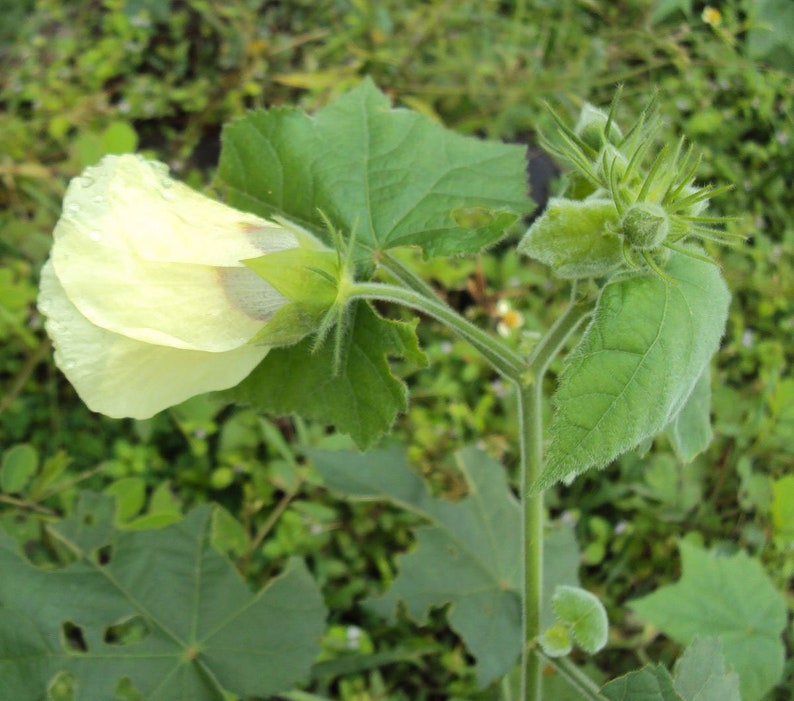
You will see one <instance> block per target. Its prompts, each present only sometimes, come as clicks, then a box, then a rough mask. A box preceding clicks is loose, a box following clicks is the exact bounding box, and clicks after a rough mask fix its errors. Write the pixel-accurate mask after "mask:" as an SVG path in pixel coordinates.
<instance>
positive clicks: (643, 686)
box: [601, 664, 685, 701]
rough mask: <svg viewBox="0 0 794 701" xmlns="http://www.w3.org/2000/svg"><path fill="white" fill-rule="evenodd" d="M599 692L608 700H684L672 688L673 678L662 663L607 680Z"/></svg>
mask: <svg viewBox="0 0 794 701" xmlns="http://www.w3.org/2000/svg"><path fill="white" fill-rule="evenodd" d="M601 693H602V694H603V695H604V696H606V697H607V698H608V699H609V700H610V701H685V699H682V698H681V696H679V694H678V693H676V690H675V689H674V688H673V678H672V677H671V676H670V672H668V671H667V670H666V669H665V668H664V666H663V665H660V664H658V665H645V667H643V668H642V669H639V670H637V671H634V672H629V673H628V674H625V675H623V676H622V677H618V678H617V679H615V680H614V681H611V682H609V684H607V685H606V686H605V687H604V688H603V689H601Z"/></svg>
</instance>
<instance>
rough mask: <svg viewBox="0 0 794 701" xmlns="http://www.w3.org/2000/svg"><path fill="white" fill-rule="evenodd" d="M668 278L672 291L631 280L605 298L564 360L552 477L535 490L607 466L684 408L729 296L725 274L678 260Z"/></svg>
mask: <svg viewBox="0 0 794 701" xmlns="http://www.w3.org/2000/svg"><path fill="white" fill-rule="evenodd" d="M665 273H666V274H667V275H668V276H669V277H670V278H671V280H672V282H668V281H666V280H664V279H662V278H661V277H660V276H658V275H656V274H654V273H652V272H646V273H633V274H631V273H630V274H623V275H618V276H616V277H615V278H613V279H612V280H611V281H610V282H609V283H608V284H607V285H606V286H605V287H604V289H603V290H602V292H601V295H600V297H599V299H598V303H597V306H596V310H595V313H594V316H593V320H592V321H591V323H590V325H589V326H588V327H587V329H586V330H585V333H584V335H583V337H582V339H581V341H580V342H579V344H578V345H577V347H576V348H575V349H574V351H573V352H572V353H571V354H570V355H569V356H568V358H567V359H566V363H565V366H564V369H563V372H562V375H561V377H560V383H559V386H558V388H557V392H556V393H555V396H554V406H555V409H556V411H555V414H554V417H553V419H552V422H551V426H550V428H549V432H550V434H551V444H550V446H549V451H548V458H547V464H546V469H545V471H544V472H543V473H542V474H541V476H540V478H539V479H538V481H537V483H536V484H535V485H534V487H533V489H535V490H538V489H546V488H547V487H549V486H551V485H552V484H554V483H555V482H557V481H558V480H561V479H572V478H573V477H574V476H576V475H577V474H579V473H581V472H584V471H585V470H587V469H589V468H592V467H603V466H605V465H607V464H608V463H609V462H610V461H611V460H613V459H614V458H616V457H617V456H618V455H620V454H621V453H623V452H625V451H627V450H630V449H631V448H634V447H635V446H637V445H638V444H639V443H640V442H641V441H642V440H643V439H645V438H648V437H650V436H653V435H654V434H656V433H658V432H659V431H661V430H662V429H664V427H665V426H667V425H668V424H669V423H670V421H671V420H672V419H673V417H675V416H676V415H677V414H678V412H680V411H681V409H682V408H683V407H684V405H685V403H686V401H687V399H688V398H689V396H690V394H691V392H692V390H693V388H694V386H695V383H696V382H697V381H698V378H700V376H701V374H702V373H703V370H704V368H705V367H706V365H707V364H708V362H709V359H710V358H711V356H712V355H713V354H714V352H715V351H716V350H717V347H718V345H719V341H720V338H721V337H722V333H723V330H724V328H725V321H726V319H727V313H728V303H729V301H730V295H729V293H728V289H727V287H726V285H725V282H724V281H723V279H722V276H721V274H720V272H719V269H718V268H717V267H716V266H715V265H712V264H710V263H706V262H705V261H702V260H698V259H695V258H692V257H690V256H685V255H682V254H677V253H676V254H673V255H672V256H671V258H670V261H669V263H668V265H667V267H666V268H665Z"/></svg>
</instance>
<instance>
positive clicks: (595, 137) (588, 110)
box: [573, 102, 623, 151]
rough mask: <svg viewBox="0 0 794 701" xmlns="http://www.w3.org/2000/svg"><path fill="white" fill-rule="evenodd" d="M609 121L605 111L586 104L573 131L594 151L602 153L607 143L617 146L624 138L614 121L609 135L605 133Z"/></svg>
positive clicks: (610, 126)
mask: <svg viewBox="0 0 794 701" xmlns="http://www.w3.org/2000/svg"><path fill="white" fill-rule="evenodd" d="M608 120H609V115H608V114H607V113H606V112H604V110H602V109H599V108H598V107H595V106H594V105H591V104H590V103H589V102H585V103H584V106H583V107H582V111H581V112H580V113H579V120H578V121H577V122H576V126H575V127H574V129H573V131H574V133H575V134H576V135H577V136H578V137H579V138H580V139H581V140H582V141H584V142H585V143H586V144H587V145H588V146H589V147H590V148H592V149H593V150H594V151H600V150H601V149H602V148H603V146H604V145H605V144H606V143H607V142H610V143H613V144H616V143H618V142H620V140H621V139H622V138H623V133H622V132H621V131H620V127H619V126H618V125H617V124H615V122H614V121H613V122H612V123H611V124H610V125H609V134H608V135H607V134H606V133H605V131H606V127H607V121H608Z"/></svg>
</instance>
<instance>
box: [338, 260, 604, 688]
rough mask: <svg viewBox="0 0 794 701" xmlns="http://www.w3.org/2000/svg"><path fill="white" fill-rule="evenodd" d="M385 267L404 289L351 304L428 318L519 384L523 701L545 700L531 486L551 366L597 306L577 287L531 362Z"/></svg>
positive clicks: (357, 289) (353, 295) (350, 294)
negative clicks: (380, 305)
mask: <svg viewBox="0 0 794 701" xmlns="http://www.w3.org/2000/svg"><path fill="white" fill-rule="evenodd" d="M384 267H385V268H386V269H387V270H388V272H389V273H391V274H392V275H393V277H394V278H395V279H396V280H397V281H399V282H400V283H402V284H403V285H404V287H400V286H396V285H385V284H381V283H373V282H362V283H350V284H349V286H348V287H347V288H346V289H345V290H343V291H342V293H343V294H342V296H343V297H344V299H345V301H349V300H353V299H371V300H381V301H385V302H392V303H395V304H401V305H404V306H407V307H410V308H412V309H416V310H417V311H420V312H422V313H424V314H427V315H428V316H430V317H432V318H434V319H436V320H438V321H440V322H441V323H443V324H444V325H446V326H447V327H448V328H449V329H451V330H452V331H453V332H454V333H456V334H457V335H458V336H460V337H461V338H463V339H465V340H466V341H468V342H469V343H471V344H472V346H474V348H475V349H477V350H478V351H479V352H480V353H481V354H482V355H483V357H484V358H485V359H486V360H488V362H490V364H491V365H492V366H493V367H494V368H495V369H496V370H497V371H498V372H500V373H501V374H502V375H503V376H504V377H505V378H507V379H508V380H510V381H511V382H512V383H513V384H514V385H515V386H516V389H517V392H518V417H519V424H520V426H519V431H520V434H519V435H520V450H521V454H520V462H521V500H522V553H523V586H522V628H523V639H524V647H523V652H522V656H521V668H522V673H521V699H523V701H542V693H543V692H542V687H541V683H542V667H543V658H542V657H541V655H540V654H539V653H538V651H537V649H536V648H537V644H538V638H539V636H540V634H541V611H542V608H543V519H544V511H543V493H542V492H541V493H537V494H530V488H531V486H532V485H533V484H534V483H535V482H536V481H537V479H538V477H539V476H540V473H541V471H542V470H543V414H542V410H543V376H544V374H545V372H546V370H547V368H548V366H549V363H550V362H551V361H552V360H553V358H554V357H555V356H556V354H557V353H558V352H559V351H560V349H561V348H562V347H563V345H564V344H565V342H566V341H567V340H568V338H570V336H571V334H572V333H573V332H574V331H575V330H576V328H577V327H578V325H579V324H580V322H581V321H582V319H584V318H585V317H586V316H587V315H588V314H589V313H590V308H591V306H590V304H588V303H586V302H584V301H582V300H579V299H578V298H577V291H576V286H575V285H574V289H573V291H572V293H571V302H570V304H569V305H568V307H567V309H566V310H565V312H564V313H563V314H562V315H561V316H560V317H559V318H558V319H557V321H556V322H555V323H554V324H553V325H552V327H551V328H550V329H549V331H548V332H547V333H546V334H544V336H543V338H541V340H540V341H539V342H538V344H537V346H536V347H535V349H534V351H533V353H532V354H531V355H530V357H529V358H528V359H527V360H526V361H525V360H524V359H523V358H521V357H520V356H519V355H518V354H517V353H515V351H513V350H512V349H510V348H508V347H507V346H506V345H505V344H504V343H502V342H501V341H499V340H498V339H496V338H494V337H493V336H491V335H490V334H488V333H486V332H485V331H483V330H482V329H480V328H479V327H478V326H475V325H474V324H472V323H471V322H470V321H468V320H467V319H465V318H463V317H462V316H461V315H460V314H458V313H457V312H456V311H455V310H454V309H452V308H451V307H449V306H448V305H446V304H444V303H443V302H442V301H441V300H440V299H438V297H437V296H436V295H435V293H434V292H433V290H432V289H431V288H430V287H429V286H428V285H427V284H426V283H425V282H424V281H423V280H420V279H419V278H418V277H416V275H414V274H413V273H412V272H411V271H410V270H407V269H406V268H405V267H404V266H402V264H401V263H399V261H395V260H392V259H389V260H388V261H384Z"/></svg>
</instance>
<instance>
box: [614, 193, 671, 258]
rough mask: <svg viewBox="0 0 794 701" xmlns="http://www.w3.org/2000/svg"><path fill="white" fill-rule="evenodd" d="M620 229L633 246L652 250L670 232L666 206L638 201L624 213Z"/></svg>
mask: <svg viewBox="0 0 794 701" xmlns="http://www.w3.org/2000/svg"><path fill="white" fill-rule="evenodd" d="M620 230H621V232H622V233H623V236H624V237H625V238H626V240H627V241H628V242H629V244H630V245H631V247H632V248H635V249H637V250H639V251H652V250H653V249H654V248H658V247H659V246H660V245H661V244H662V242H663V241H664V240H665V239H666V238H667V235H668V234H669V233H670V219H669V218H668V216H667V212H665V211H664V208H663V207H662V206H661V205H659V204H655V203H653V202H637V203H636V204H633V205H631V207H629V208H628V209H627V210H626V213H625V214H624V215H623V219H622V220H621V222H620Z"/></svg>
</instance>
